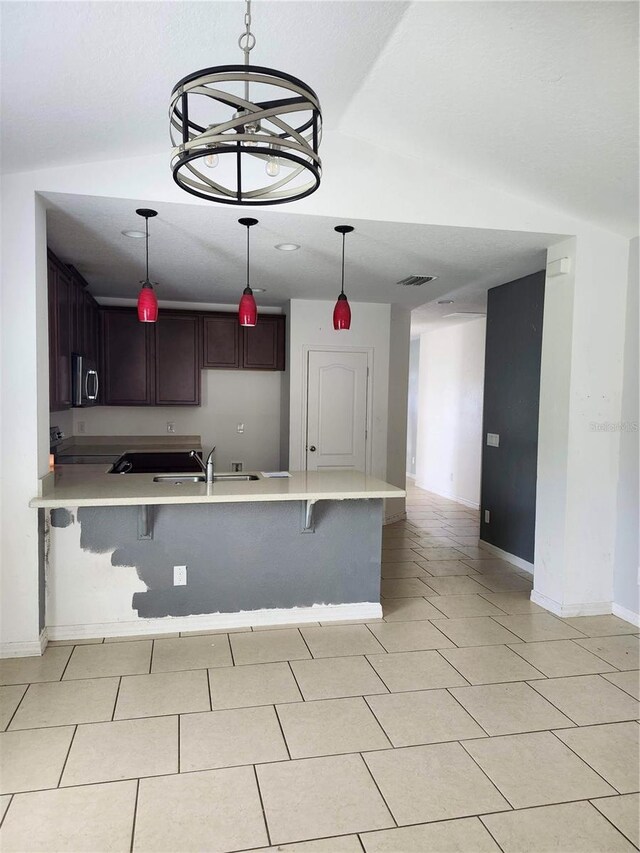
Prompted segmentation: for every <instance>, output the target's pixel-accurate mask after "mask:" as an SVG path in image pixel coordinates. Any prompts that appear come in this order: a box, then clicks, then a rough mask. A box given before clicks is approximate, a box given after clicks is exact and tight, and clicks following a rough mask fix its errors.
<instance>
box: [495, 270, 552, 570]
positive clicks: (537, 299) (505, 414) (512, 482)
mask: <svg viewBox="0 0 640 853" xmlns="http://www.w3.org/2000/svg"><path fill="white" fill-rule="evenodd" d="M544 285H545V272H544V270H543V271H541V272H538V273H534V274H533V275H528V276H525V278H520V279H517V280H516V281H512V282H510V283H508V284H503V285H501V286H500V287H493V288H491V290H489V293H488V300H487V336H486V346H485V379H484V408H483V435H482V481H481V487H480V493H481V497H480V500H481V517H480V537H481V539H483V540H484V541H485V542H489V543H491V544H492V545H495V546H496V547H498V548H501V549H502V550H503V551H506V552H508V553H509V554H513V555H514V556H516V557H520V558H521V559H523V560H526V561H527V562H529V563H533V560H534V534H535V520H536V480H537V462H538V409H539V402H540V358H541V354H542V317H543V309H544ZM487 433H497V434H498V435H499V436H500V444H499V447H489V446H487ZM486 510H488V511H489V513H490V521H489V523H487V522H485V520H484V514H485V511H486Z"/></svg>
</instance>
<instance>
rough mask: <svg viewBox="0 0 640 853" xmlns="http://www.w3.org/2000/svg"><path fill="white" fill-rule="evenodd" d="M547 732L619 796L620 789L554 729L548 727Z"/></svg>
mask: <svg viewBox="0 0 640 853" xmlns="http://www.w3.org/2000/svg"><path fill="white" fill-rule="evenodd" d="M563 731H571V729H563ZM549 733H550V734H552V735H553V736H554V737H555V739H556V740H557V741H559V743H561V744H562V745H563V746H565V747H566V748H567V749H568V750H569V751H570V752H572V753H573V754H574V755H575V757H576V758H577V759H578V760H579V761H581V762H582V763H583V764H586V765H587V767H588V768H589V769H590V770H592V771H593V772H594V773H595V774H596V776H599V777H600V778H601V779H602V781H603V782H604V783H605V785H608V786H609V787H610V788H613V790H614V791H615V793H616V794H618V795H619V796H620V795H622V791H619V790H618V789H617V788H616V786H615V785H614V784H613V783H612V782H609V781H608V780H607V779H605V777H604V776H603V775H602V773H600V772H599V771H598V770H596V768H595V767H592V766H591V765H590V764H589V762H588V761H587V759H586V758H583V757H582V756H581V755H579V754H578V753H577V752H576V751H575V749H574V748H573V747H572V746H570V745H569V744H568V743H565V742H564V741H563V740H562V738H561V737H559V736H558V735H557V734H556V733H555V731H554V730H553V729H549Z"/></svg>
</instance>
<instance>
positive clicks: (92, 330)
mask: <svg viewBox="0 0 640 853" xmlns="http://www.w3.org/2000/svg"><path fill="white" fill-rule="evenodd" d="M81 317H82V318H81V321H80V326H81V329H80V340H81V343H80V344H79V345H80V346H81V347H82V349H81V350H80V352H81V353H82V354H83V355H86V356H87V358H90V359H91V360H92V361H97V360H98V354H99V351H100V349H99V338H100V332H99V324H98V303H97V302H96V301H95V299H94V298H93V296H91V294H90V293H88V292H87V291H86V290H85V291H83V293H82V315H81Z"/></svg>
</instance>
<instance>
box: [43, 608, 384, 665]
mask: <svg viewBox="0 0 640 853" xmlns="http://www.w3.org/2000/svg"><path fill="white" fill-rule="evenodd" d="M381 617H382V605H380V604H378V603H376V602H374V601H365V602H360V603H357V604H314V605H313V606H312V607H291V608H278V609H272V610H241V611H240V612H238V613H207V614H203V615H198V616H165V617H162V618H160V619H136V620H135V621H131V622H103V623H94V624H91V625H52V626H49V627H48V628H47V634H48V637H49V639H50V640H84V639H91V638H94V637H134V636H135V637H137V636H141V637H142V636H144V635H145V634H162V633H175V632H176V631H212V630H215V629H224V628H250V627H251V626H253V625H291V624H293V623H298V622H342V621H344V620H356V619H380V618H381ZM32 654H39V652H32Z"/></svg>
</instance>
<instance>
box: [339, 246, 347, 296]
mask: <svg viewBox="0 0 640 853" xmlns="http://www.w3.org/2000/svg"><path fill="white" fill-rule="evenodd" d="M346 236H347V235H346V234H343V235H342V286H341V288H340V293H341V294H343V293H344V239H345V237H346Z"/></svg>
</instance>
